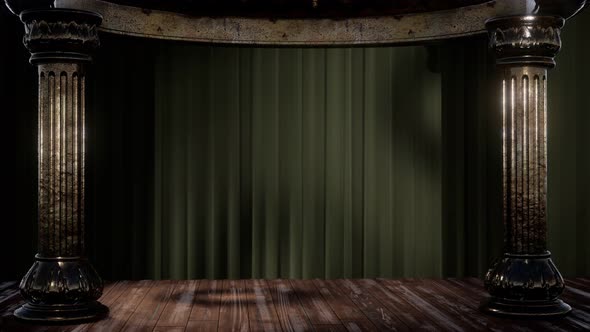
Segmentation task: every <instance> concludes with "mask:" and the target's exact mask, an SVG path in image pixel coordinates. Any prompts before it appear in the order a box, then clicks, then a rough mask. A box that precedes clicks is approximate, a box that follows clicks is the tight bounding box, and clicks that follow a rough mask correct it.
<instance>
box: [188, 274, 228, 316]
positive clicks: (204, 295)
mask: <svg viewBox="0 0 590 332" xmlns="http://www.w3.org/2000/svg"><path fill="white" fill-rule="evenodd" d="M221 283H222V282H221V281H218V280H201V281H200V282H199V288H198V291H197V294H196V295H195V297H194V298H193V307H192V310H191V314H190V317H189V320H190V321H192V320H199V321H217V320H219V305H220V303H221V286H222V285H221ZM193 325H195V326H197V325H199V324H196V323H195V324H193Z"/></svg>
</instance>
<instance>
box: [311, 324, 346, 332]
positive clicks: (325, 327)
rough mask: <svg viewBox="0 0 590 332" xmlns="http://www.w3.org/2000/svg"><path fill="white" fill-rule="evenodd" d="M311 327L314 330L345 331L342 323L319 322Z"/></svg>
mask: <svg viewBox="0 0 590 332" xmlns="http://www.w3.org/2000/svg"><path fill="white" fill-rule="evenodd" d="M313 329H314V330H315V331H316V332H346V331H347V330H346V328H345V327H344V325H342V324H320V325H314V326H313Z"/></svg>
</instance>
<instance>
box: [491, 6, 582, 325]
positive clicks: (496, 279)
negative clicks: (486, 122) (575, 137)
mask: <svg viewBox="0 0 590 332" xmlns="http://www.w3.org/2000/svg"><path fill="white" fill-rule="evenodd" d="M563 24H564V20H563V19H562V18H561V17H556V16H511V17H501V18H496V19H492V20H490V21H488V22H487V24H486V27H487V29H488V31H489V34H490V47H491V48H492V49H493V50H495V53H496V58H497V64H498V66H499V69H500V70H501V72H502V74H503V78H502V86H501V88H502V98H503V104H502V105H503V106H502V119H503V129H502V130H503V131H502V135H503V149H502V154H503V189H504V190H503V192H504V198H503V202H504V228H505V233H504V248H505V254H504V257H503V258H501V259H500V260H499V261H497V262H496V263H495V265H494V266H493V267H492V268H491V269H490V270H489V271H488V273H487V274H486V276H485V287H486V289H487V290H488V291H489V293H490V295H491V298H490V299H489V300H488V301H487V302H486V303H484V305H483V306H482V309H483V310H484V311H486V312H489V313H496V314H502V315H511V316H554V315H564V314H567V313H568V312H569V311H570V310H571V308H570V306H569V305H567V304H566V303H564V302H563V301H561V300H560V299H559V298H558V297H559V295H560V294H561V293H562V291H563V289H564V281H563V278H562V276H561V274H560V273H559V271H558V270H557V268H556V267H555V265H554V264H553V262H552V261H551V258H550V257H551V253H550V252H549V251H548V250H547V241H546V239H547V231H546V228H547V213H546V211H547V70H548V69H549V68H552V67H554V66H555V61H554V56H555V55H556V54H557V52H558V51H559V49H560V47H561V40H560V29H561V28H562V27H563Z"/></svg>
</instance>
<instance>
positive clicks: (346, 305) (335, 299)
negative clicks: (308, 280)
mask: <svg viewBox="0 0 590 332" xmlns="http://www.w3.org/2000/svg"><path fill="white" fill-rule="evenodd" d="M314 284H315V286H316V287H317V288H318V290H319V292H320V294H322V296H323V297H324V299H325V300H326V302H327V303H328V305H329V306H330V308H332V311H334V313H335V314H336V316H338V318H340V320H341V321H342V322H344V321H365V320H366V321H368V319H367V316H365V314H363V312H362V311H361V310H360V309H359V308H358V307H357V306H356V305H355V304H354V302H352V300H351V299H350V298H349V297H348V296H347V295H346V294H345V293H343V292H342V288H341V287H340V286H339V285H338V284H336V282H335V281H334V280H322V279H314ZM374 328H375V327H374Z"/></svg>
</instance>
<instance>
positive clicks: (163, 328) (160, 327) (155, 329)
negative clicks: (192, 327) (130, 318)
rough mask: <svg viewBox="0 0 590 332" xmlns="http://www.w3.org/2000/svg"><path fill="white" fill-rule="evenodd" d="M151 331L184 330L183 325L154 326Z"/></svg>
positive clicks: (170, 331)
mask: <svg viewBox="0 0 590 332" xmlns="http://www.w3.org/2000/svg"><path fill="white" fill-rule="evenodd" d="M152 331H153V332H184V331H185V327H178V326H156V327H155V328H154V329H153V330H152Z"/></svg>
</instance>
